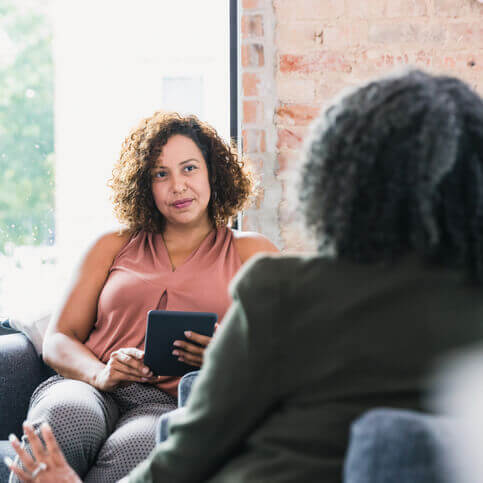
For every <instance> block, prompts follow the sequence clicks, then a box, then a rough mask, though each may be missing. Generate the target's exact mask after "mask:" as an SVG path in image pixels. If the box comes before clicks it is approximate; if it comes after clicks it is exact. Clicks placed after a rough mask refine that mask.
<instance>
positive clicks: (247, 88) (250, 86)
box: [242, 72, 261, 97]
mask: <svg viewBox="0 0 483 483" xmlns="http://www.w3.org/2000/svg"><path fill="white" fill-rule="evenodd" d="M260 84H261V77H260V74H257V73H255V72H244V73H243V76H242V88H243V95H244V96H245V97H251V96H259V95H260Z"/></svg>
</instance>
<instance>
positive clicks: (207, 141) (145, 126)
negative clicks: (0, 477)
mask: <svg viewBox="0 0 483 483" xmlns="http://www.w3.org/2000/svg"><path fill="white" fill-rule="evenodd" d="M110 186H111V188H112V189H113V192H114V194H113V202H114V209H115V213H116V215H117V217H118V219H119V221H120V222H121V223H122V224H123V225H124V226H125V229H124V230H122V231H121V232H114V233H108V234H106V235H103V236H102V237H100V239H99V240H98V241H97V242H96V243H95V244H94V246H93V247H92V248H91V249H90V250H89V251H88V253H87V255H86V256H85V257H84V260H83V261H82V263H81V265H80V268H79V270H78V273H77V274H76V277H75V280H74V283H73V286H72V288H71V289H70V291H69V293H68V295H67V297H66V299H65V301H64V302H63V304H62V306H61V307H60V310H59V311H58V314H57V316H56V317H55V318H54V319H53V320H52V321H51V323H50V326H49V329H48V331H47V334H46V337H45V340H44V344H43V352H42V354H43V358H44V361H45V362H46V363H47V364H48V365H49V366H51V367H52V368H53V369H54V370H55V371H56V372H57V373H58V375H56V376H53V377H52V378H50V379H48V380H47V381H45V382H44V383H42V384H41V385H40V386H39V387H38V388H37V389H36V390H35V392H34V394H33V396H32V399H31V403H30V408H29V412H28V416H27V421H28V423H29V424H33V425H34V426H38V425H39V424H40V422H42V421H47V422H49V423H50V425H51V426H52V427H53V428H54V433H55V435H56V437H57V439H58V440H59V442H60V445H61V448H62V449H63V451H64V452H65V454H66V457H67V460H68V462H69V463H70V464H71V465H72V467H73V468H74V469H75V471H76V472H77V474H78V475H80V476H81V477H82V478H84V479H85V481H89V482H102V483H107V482H110V481H116V480H118V479H120V478H121V477H123V476H124V475H126V474H127V473H128V472H129V471H130V470H131V469H132V468H133V467H134V466H135V465H136V464H137V463H139V462H140V461H142V460H143V459H144V458H146V457H147V456H148V454H149V453H150V451H151V450H152V449H153V448H154V445H155V428H156V424H157V420H158V419H159V416H160V415H161V414H163V413H164V412H166V411H169V410H171V409H174V408H175V407H176V396H177V386H178V380H179V378H177V377H169V376H162V375H161V376H158V375H154V374H153V373H152V372H151V370H150V368H148V367H146V366H145V364H144V363H143V357H144V352H143V349H144V336H145V329H146V315H147V312H148V311H149V310H151V309H161V310H183V311H200V312H215V313H217V315H218V320H221V319H222V318H223V315H224V314H225V312H226V310H227V309H228V307H229V305H230V302H231V299H230V296H229V293H228V284H229V282H230V280H231V279H232V277H233V276H234V275H235V273H236V272H237V271H238V269H239V268H240V267H241V266H242V264H243V263H245V262H246V261H247V260H248V259H249V258H250V257H251V256H252V255H254V254H255V253H257V252H260V251H268V252H271V251H272V252H273V251H276V250H277V249H276V248H275V246H274V245H273V244H272V243H271V242H269V241H268V240H267V239H266V238H265V237H263V236H261V235H258V234H256V233H248V232H245V233H244V232H238V231H236V230H232V229H231V228H229V226H228V223H229V221H230V219H231V218H232V217H234V216H235V215H236V214H237V213H238V212H239V211H240V210H241V209H242V208H243V207H244V206H245V204H246V202H247V201H248V198H249V196H250V195H251V193H252V188H253V181H252V178H251V176H250V173H249V171H248V170H247V169H246V167H245V166H244V163H243V162H242V160H241V159H240V158H239V156H238V155H237V154H236V151H235V150H234V149H232V148H231V147H230V146H229V145H228V144H227V143H226V142H224V141H223V140H222V139H221V138H220V137H219V136H218V134H217V133H216V131H215V130H214V129H213V128H212V127H210V126H209V125H208V124H206V123H204V122H201V121H200V120H198V119H197V118H196V117H195V116H188V117H182V116H180V115H178V114H176V113H167V112H156V113H155V114H154V115H153V116H151V117H150V118H147V119H144V120H143V121H142V122H141V124H140V125H139V126H138V127H137V128H136V129H134V130H133V131H132V132H131V133H130V135H129V136H128V137H127V138H126V140H125V142H124V145H123V148H122V151H121V155H120V158H119V160H118V162H117V163H116V165H115V167H114V170H113V176H112V179H111V181H110ZM186 336H187V338H188V340H189V341H190V342H186V341H176V342H175V343H174V346H173V354H174V355H175V356H177V357H178V359H179V360H180V361H183V362H185V363H187V364H190V365H192V366H193V367H194V368H198V367H200V366H201V365H202V364H203V356H204V351H205V348H206V346H207V345H208V343H209V342H210V338H209V337H206V336H203V335H200V334H196V333H195V332H191V333H186ZM14 479H16V477H15V476H13V477H12V480H14Z"/></svg>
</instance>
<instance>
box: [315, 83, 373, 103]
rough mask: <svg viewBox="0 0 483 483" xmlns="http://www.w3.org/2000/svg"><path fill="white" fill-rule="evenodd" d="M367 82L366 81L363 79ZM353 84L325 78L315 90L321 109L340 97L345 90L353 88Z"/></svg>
mask: <svg viewBox="0 0 483 483" xmlns="http://www.w3.org/2000/svg"><path fill="white" fill-rule="evenodd" d="M362 80H365V79H361V81H362ZM352 87H353V86H352V85H351V84H348V83H347V81H344V80H342V79H330V78H329V79H326V78H325V77H324V78H323V79H321V80H320V82H319V83H318V84H317V86H316V88H315V100H316V102H317V106H319V109H322V108H323V106H324V105H326V104H327V103H329V102H330V101H332V99H333V98H334V97H335V96H338V95H340V94H341V93H342V92H343V91H344V90H347V89H349V88H352Z"/></svg>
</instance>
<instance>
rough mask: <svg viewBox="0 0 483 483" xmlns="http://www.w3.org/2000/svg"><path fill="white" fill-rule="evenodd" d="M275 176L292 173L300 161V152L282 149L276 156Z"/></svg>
mask: <svg viewBox="0 0 483 483" xmlns="http://www.w3.org/2000/svg"><path fill="white" fill-rule="evenodd" d="M277 160H278V167H277V174H280V173H282V172H284V171H292V170H293V169H295V168H296V167H297V165H298V164H299V161H300V152H299V151H297V150H292V149H283V150H281V151H279V153H278V154H277Z"/></svg>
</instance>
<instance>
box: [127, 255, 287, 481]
mask: <svg viewBox="0 0 483 483" xmlns="http://www.w3.org/2000/svg"><path fill="white" fill-rule="evenodd" d="M276 262H277V260H276V258H274V257H263V258H260V257H256V258H255V259H254V260H253V261H250V262H249V263H248V264H247V266H246V267H244V269H243V270H242V271H241V272H240V273H239V274H238V276H237V277H236V279H235V280H234V283H233V284H232V287H231V293H232V297H233V304H232V306H231V307H230V309H229V310H228V312H227V314H226V316H225V318H224V320H223V323H222V324H221V326H220V329H219V330H218V331H217V333H216V335H215V336H214V338H213V341H212V343H211V344H210V346H209V347H208V349H207V351H206V355H205V362H204V364H203V368H202V369H201V371H200V375H199V376H198V378H197V380H196V381H195V385H194V387H193V392H192V393H191V395H190V398H189V400H188V405H187V410H186V411H185V412H183V414H181V415H180V417H179V418H176V419H175V420H174V421H172V422H171V423H170V435H169V438H168V439H167V441H165V442H163V443H161V444H159V445H158V446H157V447H156V448H155V449H154V450H153V452H152V453H151V455H150V456H149V458H148V459H147V460H145V461H144V462H142V463H141V464H140V465H139V466H138V467H137V468H135V469H134V470H133V471H132V473H131V474H130V477H129V482H130V483H139V482H154V481H169V482H185V481H203V480H205V479H207V478H208V477H210V475H213V474H214V473H216V471H217V470H218V469H220V468H221V466H223V464H224V462H225V461H226V460H227V458H229V456H230V455H233V454H234V452H236V448H237V446H239V445H240V443H242V442H243V440H244V439H245V438H246V436H247V435H248V434H250V433H251V432H252V431H253V430H254V429H255V428H256V427H257V425H259V424H260V422H261V421H262V420H263V419H264V417H265V415H266V414H267V413H268V412H269V411H270V408H271V407H273V406H274V405H275V404H276V403H277V400H278V395H277V392H278V391H279V390H280V381H278V378H279V371H278V363H279V358H278V356H277V350H278V341H277V331H275V330H273V327H274V321H276V320H277V318H278V316H279V311H280V298H281V294H280V288H279V287H280V278H279V277H278V276H277V273H276V270H273V269H275V268H276V266H277V263H276Z"/></svg>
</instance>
